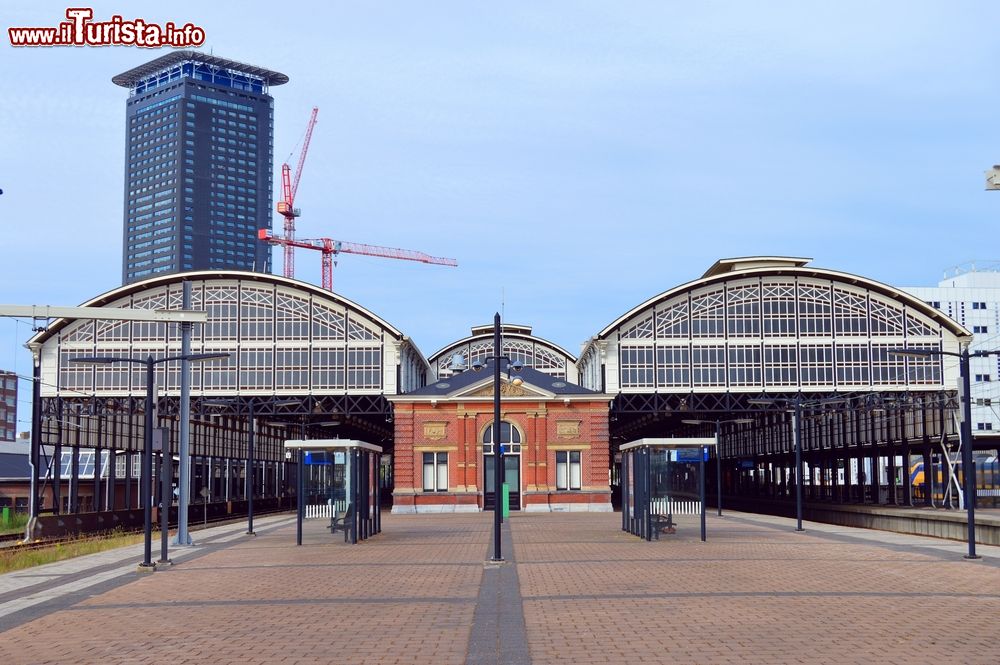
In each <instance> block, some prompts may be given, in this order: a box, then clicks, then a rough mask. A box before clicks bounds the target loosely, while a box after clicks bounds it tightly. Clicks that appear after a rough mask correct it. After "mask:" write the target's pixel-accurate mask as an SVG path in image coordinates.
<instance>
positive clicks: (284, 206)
mask: <svg viewBox="0 0 1000 665" xmlns="http://www.w3.org/2000/svg"><path fill="white" fill-rule="evenodd" d="M317 113H319V108H318V107H316V106H314V107H313V110H312V115H311V116H309V124H308V125H306V134H305V137H304V138H303V139H302V152H301V153H300V154H299V164H298V166H296V167H295V182H292V169H291V167H290V166H288V162H285V163H284V164H282V165H281V196H282V200H281V201H278V213H279V214H280V215H281V216H282V217H284V218H285V236H284V239H285V240H287V241H288V243H286V244H285V277H293V278H294V277H295V252H294V247H295V246H294V245H292V244H291V241H292V240H295V218H296V217H298V216H299V215H300V214H302V211H301V210H299V209H298V208H296V207H295V192H296V191H298V189H299V180H301V179H302V167H303V165H305V163H306V153H307V152H309V141H311V140H312V135H313V127H315V126H316V114H317ZM288 157H289V159H291V155H289V156H288Z"/></svg>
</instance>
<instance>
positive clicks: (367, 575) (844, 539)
mask: <svg viewBox="0 0 1000 665" xmlns="http://www.w3.org/2000/svg"><path fill="white" fill-rule="evenodd" d="M509 524H510V534H511V537H512V541H513V553H514V555H515V556H514V558H515V561H514V562H512V563H508V564H504V565H505V566H510V567H511V570H510V571H509V573H510V574H507V576H506V579H513V580H517V581H516V582H515V583H516V584H518V585H519V587H520V598H521V605H520V608H521V612H520V613H519V612H518V611H517V608H513V607H506V606H503V603H502V602H497V601H496V600H495V599H496V598H498V596H497V595H496V594H495V593H493V594H492V595H491V593H492V592H491V590H490V588H489V584H490V582H489V580H490V579H491V575H490V574H484V571H486V572H487V573H488V572H489V569H487V568H486V567H485V566H484V562H485V559H486V558H487V557H488V556H489V552H490V533H491V526H492V521H491V516H490V515H489V514H481V515H464V514H450V515H408V516H393V515H385V517H384V520H383V533H381V534H379V535H377V536H374V537H372V538H371V539H370V540H368V541H365V542H363V543H361V544H358V545H354V546H351V545H346V544H344V543H343V541H342V539H340V538H336V537H335V538H331V537H330V536H329V534H328V533H327V534H325V537H324V536H323V535H321V534H320V531H321V529H313V531H310V532H309V535H308V537H307V539H306V545H305V546H303V547H295V545H294V542H295V527H294V523H293V522H292V521H290V520H285V521H283V522H281V523H280V524H279V525H278V526H275V525H273V524H272V525H268V526H266V527H260V528H259V530H260V534H259V535H258V536H257V537H256V538H253V537H241V538H236V539H234V540H231V541H229V542H226V543H222V544H218V545H205V546H203V547H199V548H196V550H200V551H201V552H203V553H201V554H199V555H197V556H194V557H190V558H184V559H181V560H180V561H179V562H178V564H177V565H175V566H173V567H172V568H169V569H166V570H163V571H158V572H156V573H154V574H151V575H141V576H139V575H135V574H134V573H133V574H131V575H128V576H126V577H125V578H123V581H122V582H120V583H118V584H117V585H115V586H114V587H113V588H110V589H106V588H99V587H95V590H94V592H93V595H92V596H89V597H83V598H82V599H81V598H80V597H72V598H69V599H67V600H66V602H64V603H63V604H62V606H58V607H53V608H51V609H50V611H48V613H47V614H45V615H44V616H40V617H37V618H32V617H30V616H29V617H27V618H22V619H21V620H20V622H15V623H12V624H6V625H9V626H11V627H10V628H9V629H8V630H4V627H6V625H5V624H4V623H3V622H2V621H0V663H2V664H3V665H7V664H15V663H70V662H72V663H164V662H172V663H243V664H253V663H434V664H435V665H437V664H438V663H456V664H459V663H465V662H466V660H467V658H469V657H470V655H472V654H473V652H474V651H475V647H476V644H477V643H476V637H475V635H474V633H473V625H474V622H476V621H485V623H486V624H489V623H490V617H489V615H488V612H489V607H488V606H487V605H488V604H489V603H491V602H492V603H494V604H495V605H496V606H497V607H498V610H497V612H498V613H500V612H502V613H503V617H504V618H503V620H502V621H501V625H503V621H506V622H508V623H509V622H511V621H517V620H519V619H520V616H518V615H519V614H521V615H523V620H524V628H523V632H522V633H521V634H522V635H525V636H526V638H522V639H526V640H527V646H528V653H529V655H530V662H532V663H536V664H543V663H557V662H558V663H567V662H569V663H581V664H586V663H735V662H739V663H823V662H826V663H861V662H865V663H871V662H878V663H897V662H898V663H907V664H908V665H914V664H917V663H945V662H947V663H984V664H985V663H991V664H995V663H998V662H1000V635H998V631H997V627H998V626H1000V623H998V622H1000V619H998V617H1000V548H985V547H984V548H983V550H984V551H983V554H985V555H986V559H984V560H983V561H979V562H968V561H964V560H963V559H962V558H961V552H962V551H963V546H962V545H961V543H952V544H950V545H947V547H950V549H947V551H946V550H945V549H942V548H935V547H928V546H927V545H926V544H927V543H934V541H933V540H930V539H920V538H916V537H904V536H894V537H893V536H890V535H888V534H880V533H879V532H871V531H857V530H853V529H848V528H844V527H822V528H820V527H819V526H815V525H811V524H808V523H807V525H806V526H807V531H806V532H805V533H795V532H794V531H793V530H792V526H794V522H793V521H791V520H781V519H779V518H765V517H757V516H750V515H738V514H735V513H733V514H730V515H728V516H727V517H726V518H723V519H718V518H716V517H715V516H714V515H711V516H709V521H708V528H709V530H708V538H709V540H708V542H707V543H702V542H700V541H699V540H698V524H697V519H696V518H681V520H680V528H679V529H678V533H677V534H676V535H673V536H664V537H663V538H662V539H661V540H660V541H654V542H649V543H647V542H645V541H641V540H639V539H638V538H635V537H634V536H631V535H628V534H626V533H624V532H622V531H621V530H620V524H621V518H620V515H618V514H585V513H573V514H558V513H557V514H518V515H515V516H513V518H512V519H511V520H510V522H509ZM313 526H315V525H313ZM314 531H315V533H314ZM880 541H884V542H885V543H889V544H888V545H886V544H883V542H880ZM911 543H919V544H920V546H911ZM509 547H510V543H509V541H508V542H507V543H505V548H509ZM57 565H58V564H57ZM39 579H40V580H45V584H51V583H52V580H53V577H51V576H49V577H46V576H45V571H39ZM493 579H494V580H496V579H498V578H497V577H493ZM3 581H4V577H0V582H3ZM2 588H4V587H3V585H2V584H0V589H2ZM9 588H11V589H13V587H9ZM29 591H30V590H25V593H27V592H29ZM11 593H13V592H12V591H8V592H7V595H8V596H9V595H10V594H11ZM2 601H3V597H0V609H2ZM477 605H478V607H477ZM14 616H15V618H16V616H17V615H14ZM497 618H500V615H499V614H498V617H497ZM516 632H517V631H512V633H514V634H516ZM512 637H513V635H512ZM498 653H499V651H498ZM507 653H511V652H510V651H508V652H507ZM521 653H523V649H522V650H521Z"/></svg>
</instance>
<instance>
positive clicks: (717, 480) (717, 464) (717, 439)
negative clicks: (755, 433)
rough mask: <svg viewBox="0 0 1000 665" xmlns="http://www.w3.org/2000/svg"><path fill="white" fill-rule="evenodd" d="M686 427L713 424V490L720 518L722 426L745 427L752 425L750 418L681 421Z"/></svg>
mask: <svg viewBox="0 0 1000 665" xmlns="http://www.w3.org/2000/svg"><path fill="white" fill-rule="evenodd" d="M681 422H682V423H685V424H687V425H710V424H712V423H714V424H715V490H716V495H717V501H718V509H719V517H722V455H721V454H720V452H719V444H720V443H721V442H722V436H721V432H722V425H723V424H725V423H733V424H738V425H745V424H747V423H752V422H753V419H752V418H732V419H730V420H682V421H681Z"/></svg>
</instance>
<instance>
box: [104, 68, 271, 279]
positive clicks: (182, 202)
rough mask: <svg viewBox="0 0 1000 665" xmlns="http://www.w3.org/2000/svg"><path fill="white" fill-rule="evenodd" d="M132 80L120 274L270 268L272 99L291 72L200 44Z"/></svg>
mask: <svg viewBox="0 0 1000 665" xmlns="http://www.w3.org/2000/svg"><path fill="white" fill-rule="evenodd" d="M112 81H113V82H114V83H116V84H117V85H120V86H122V87H125V88H128V90H129V98H128V102H127V103H126V151H125V213H124V230H123V233H122V237H123V252H122V255H123V259H122V282H123V283H126V284H127V283H129V282H134V281H136V280H139V279H145V278H147V277H150V276H154V275H158V274H164V273H173V272H181V271H187V270H221V269H238V270H255V271H258V272H270V269H271V252H270V247H269V246H268V245H266V244H265V243H262V242H261V241H260V240H259V239H258V236H257V230H258V229H261V228H271V192H272V159H273V152H274V147H273V137H274V99H273V98H272V97H271V95H270V94H268V89H269V87H270V86H272V85H281V84H282V83H287V82H288V77H287V76H285V75H284V74H279V73H278V72H274V71H271V70H268V69H263V68H261V67H254V66H252V65H246V64H242V63H239V62H234V61H232V60H226V59H225V58H219V57H216V56H213V55H206V54H204V53H198V52H196V51H176V52H173V53H170V54H168V55H165V56H163V57H160V58H157V59H155V60H153V61H151V62H148V63H146V64H144V65H141V66H139V67H135V68H134V69H130V70H129V71H127V72H125V73H123V74H119V75H118V76H115V77H114V78H113V79H112Z"/></svg>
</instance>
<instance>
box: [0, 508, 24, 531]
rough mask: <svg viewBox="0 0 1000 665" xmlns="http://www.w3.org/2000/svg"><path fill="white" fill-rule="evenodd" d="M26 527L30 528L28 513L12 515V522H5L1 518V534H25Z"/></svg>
mask: <svg viewBox="0 0 1000 665" xmlns="http://www.w3.org/2000/svg"><path fill="white" fill-rule="evenodd" d="M0 514H2V513H0ZM26 526H28V513H11V515H10V522H4V521H3V518H2V517H0V534H6V533H24V528H25V527H26Z"/></svg>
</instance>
